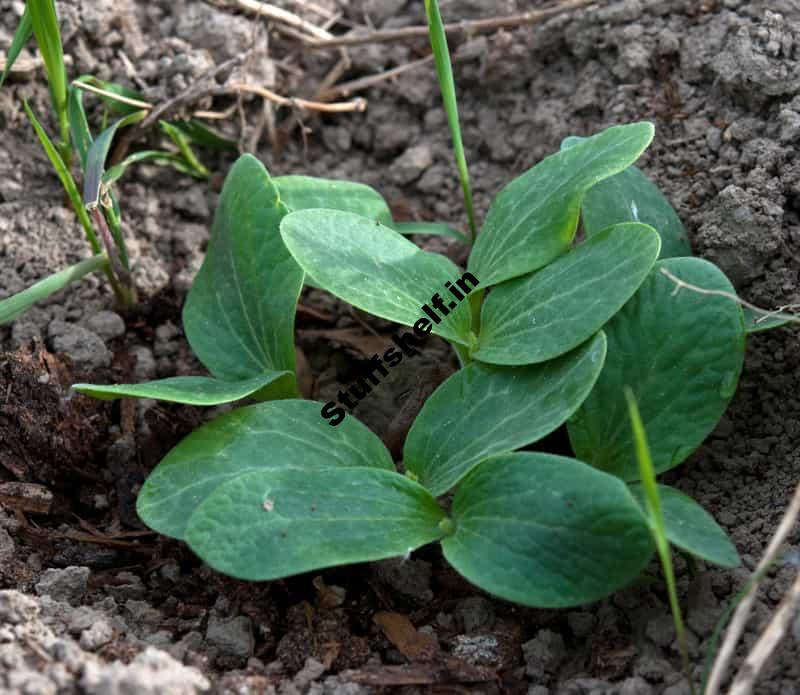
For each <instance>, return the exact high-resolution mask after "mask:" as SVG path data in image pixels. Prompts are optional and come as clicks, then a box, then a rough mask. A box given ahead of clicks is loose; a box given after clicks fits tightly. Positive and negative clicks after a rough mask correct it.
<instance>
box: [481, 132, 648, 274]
mask: <svg viewBox="0 0 800 695" xmlns="http://www.w3.org/2000/svg"><path fill="white" fill-rule="evenodd" d="M652 139H653V124H652V123H647V122H641V123H631V124H628V125H621V126H614V127H613V128H608V129H607V130H604V131H603V132H602V133H598V134H597V135H594V136H592V137H590V138H587V139H586V140H585V141H583V142H581V143H578V144H577V145H575V146H574V147H571V148H569V149H566V150H562V151H561V152H557V153H556V154H553V155H550V156H549V157H547V158H546V159H543V160H542V161H541V162H539V164H537V165H536V166H535V167H533V168H532V169H530V170H529V171H527V172H526V173H524V174H523V175H522V176H520V177H518V178H516V179H514V180H513V181H512V182H511V183H509V184H508V185H507V186H506V187H505V188H504V189H503V190H502V191H500V193H499V194H498V195H497V197H496V198H495V199H494V201H493V202H492V205H491V207H490V208H489V213H488V214H487V216H486V221H485V222H484V225H483V229H482V230H481V233H480V234H479V235H478V240H477V241H476V242H475V248H474V249H473V251H472V255H471V256H470V259H469V266H468V267H469V270H471V271H472V272H473V273H474V274H475V275H476V276H477V277H478V278H479V279H480V281H481V283H482V284H483V285H484V286H486V285H495V284H497V283H499V282H503V281H504V280H509V279H511V278H514V277H517V276H519V275H525V274H527V273H530V272H531V271H534V270H538V269H539V268H542V267H543V266H545V265H547V264H548V263H550V262H551V261H552V260H553V259H555V258H557V257H558V256H560V255H561V254H562V253H565V252H566V251H567V250H568V249H569V247H570V245H571V244H572V239H573V237H574V236H575V230H576V228H577V225H578V213H579V212H580V207H581V201H582V199H583V196H584V194H585V193H586V191H587V190H588V189H589V188H590V187H591V186H593V185H594V184H596V183H597V182H598V181H602V180H603V179H605V178H608V177H609V176H613V175H614V174H618V173H619V172H621V171H623V170H624V169H626V168H627V167H628V166H629V165H631V164H633V163H634V162H635V161H636V160H637V159H638V158H639V155H641V154H642V152H644V150H645V149H646V148H647V146H648V145H649V144H650V141H651V140H652Z"/></svg>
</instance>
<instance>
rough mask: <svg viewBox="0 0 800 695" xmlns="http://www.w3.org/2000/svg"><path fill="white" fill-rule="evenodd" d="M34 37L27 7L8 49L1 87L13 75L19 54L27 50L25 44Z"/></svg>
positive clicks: (0, 82)
mask: <svg viewBox="0 0 800 695" xmlns="http://www.w3.org/2000/svg"><path fill="white" fill-rule="evenodd" d="M32 35H33V23H32V22H31V12H30V9H29V8H28V6H27V5H26V6H25V11H24V12H23V13H22V17H21V18H20V20H19V24H18V25H17V30H16V31H15V32H14V38H12V39H11V45H10V46H9V47H8V52H7V53H6V66H5V68H3V74H2V75H0V87H2V86H3V83H4V82H5V81H6V78H7V77H8V75H9V74H10V73H11V68H12V67H14V63H15V61H16V60H17V58H19V54H20V53H21V52H22V49H23V48H25V44H26V43H28V39H30V37H31V36H32Z"/></svg>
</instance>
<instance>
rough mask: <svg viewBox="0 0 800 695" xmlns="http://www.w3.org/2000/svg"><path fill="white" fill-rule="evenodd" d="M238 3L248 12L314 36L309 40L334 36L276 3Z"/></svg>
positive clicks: (255, 0) (244, 0) (247, 0)
mask: <svg viewBox="0 0 800 695" xmlns="http://www.w3.org/2000/svg"><path fill="white" fill-rule="evenodd" d="M236 5H237V6H238V7H240V8H241V9H243V10H247V11H248V12H254V13H255V14H257V15H258V16H259V17H264V18H265V19H271V20H273V21H276V22H280V23H281V24H285V25H286V26H288V27H291V28H292V29H296V30H298V31H300V32H303V33H304V34H307V35H308V36H310V37H312V38H310V39H307V40H312V41H313V40H318V41H330V40H332V39H333V38H334V37H333V35H332V34H331V33H330V32H328V31H326V30H325V29H322V28H320V27H318V26H317V25H316V24H312V23H311V22H307V21H306V20H305V19H303V18H302V17H298V16H297V15H296V14H294V13H292V12H289V11H288V10H284V9H282V8H280V7H275V5H270V4H269V3H266V2H259V0H236Z"/></svg>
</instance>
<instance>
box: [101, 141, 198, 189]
mask: <svg viewBox="0 0 800 695" xmlns="http://www.w3.org/2000/svg"><path fill="white" fill-rule="evenodd" d="M145 161H152V162H155V163H156V164H168V165H169V166H171V167H173V168H174V169H176V170H177V171H179V172H181V173H182V174H187V175H189V176H193V175H194V173H193V170H192V169H191V168H190V167H189V166H187V165H186V162H184V160H183V157H181V156H180V155H179V154H177V153H175V152H167V151H165V150H139V151H138V152H133V153H132V154H129V155H128V156H127V157H125V159H123V160H122V161H121V162H120V163H119V164H115V165H114V166H112V167H110V168H109V169H106V172H105V173H104V174H103V179H102V181H103V184H104V185H105V186H110V185H111V184H112V183H115V182H116V181H118V180H119V179H120V178H121V177H122V176H123V175H124V174H125V172H126V171H127V170H128V167H130V166H131V165H132V164H137V163H138V162H145Z"/></svg>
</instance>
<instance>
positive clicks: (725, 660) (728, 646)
mask: <svg viewBox="0 0 800 695" xmlns="http://www.w3.org/2000/svg"><path fill="white" fill-rule="evenodd" d="M798 513H800V485H798V486H797V488H796V489H795V491H794V496H793V497H792V501H791V503H790V504H789V507H788V508H787V510H786V513H785V514H784V515H783V518H782V519H781V522H780V524H778V529H777V530H776V531H775V535H774V536H772V539H771V540H770V542H769V545H768V546H767V550H766V551H765V552H764V555H763V556H762V558H761V560H760V561H759V563H758V566H757V567H756V569H755V572H754V575H755V576H756V577H759V576H762V575H763V573H764V572H765V571H766V569H767V568H768V567H769V566H770V565H771V564H772V563H773V562H774V561H775V558H776V557H777V555H778V551H779V550H780V547H781V545H783V542H784V541H785V540H786V537H787V536H788V535H789V532H790V531H791V530H792V528H793V527H794V524H795V521H796V520H797V515H798ZM758 584H759V582H757V581H756V582H753V585H752V587H751V588H750V591H749V593H748V594H747V596H745V597H744V598H743V599H742V601H741V603H739V605H738V606H737V607H736V611H735V612H734V614H733V618H732V619H731V624H730V625H729V626H728V630H727V632H726V633H725V640H724V641H723V643H722V646H721V647H720V649H719V652H718V653H717V658H716V659H715V661H714V667H713V668H712V669H711V675H709V677H708V684H707V685H706V690H705V694H704V695H719V689H720V686H721V685H722V679H723V678H724V677H725V673H726V671H727V669H728V666H729V664H730V662H731V659H732V658H733V653H734V651H735V650H736V645H737V644H738V642H739V638H740V637H741V636H742V633H743V632H744V628H745V625H746V624H747V619H748V618H749V617H750V611H751V610H752V608H753V603H754V601H755V598H756V590H757V589H758Z"/></svg>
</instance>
